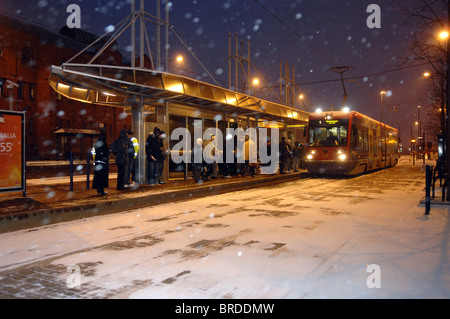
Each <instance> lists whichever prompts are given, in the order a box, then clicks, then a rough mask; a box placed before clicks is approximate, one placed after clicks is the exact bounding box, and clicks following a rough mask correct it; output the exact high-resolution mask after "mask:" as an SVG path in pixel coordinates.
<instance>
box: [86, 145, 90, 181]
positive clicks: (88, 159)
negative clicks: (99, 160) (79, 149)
mask: <svg viewBox="0 0 450 319" xmlns="http://www.w3.org/2000/svg"><path fill="white" fill-rule="evenodd" d="M90 166H91V153H90V152H88V154H87V157H86V189H87V190H89V178H90V176H89V175H90V172H91V170H90V168H91V167H90Z"/></svg>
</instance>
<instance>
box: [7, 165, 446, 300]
mask: <svg viewBox="0 0 450 319" xmlns="http://www.w3.org/2000/svg"><path fill="white" fill-rule="evenodd" d="M423 187H424V173H423V168H420V167H416V168H411V166H410V163H409V162H408V161H407V160H404V161H402V163H401V164H400V165H399V166H397V167H396V168H392V169H388V170H382V171H379V172H375V173H372V174H368V175H363V176H359V177H356V178H351V179H323V178H316V179H304V180H299V181H295V182H289V183H284V184H279V185H274V186H272V187H264V188H258V189H252V190H247V191H240V192H233V193H228V194H223V195H218V196H212V197H206V198H201V199H193V200H190V201H184V202H178V203H172V204H166V205H159V206H155V207H149V208H145V209H139V210H133V211H130V212H124V213H120V214H113V215H109V216H99V217H95V218H89V219H87V220H79V221H73V222H67V223H61V224H58V225H53V226H47V227H41V228H36V229H33V231H27V230H24V231H18V232H14V233H7V234H1V235H0V286H1V277H2V273H3V272H4V271H6V270H8V271H10V272H11V271H13V270H14V269H16V268H17V267H19V266H24V265H28V266H30V267H33V265H40V267H42V264H44V265H47V267H51V266H60V269H63V271H60V272H58V273H56V274H55V276H56V277H57V278H58V280H60V281H61V282H63V283H65V281H66V279H67V276H68V274H67V272H66V271H65V269H66V268H67V267H68V266H69V265H73V264H76V265H79V266H80V268H81V276H82V277H81V286H80V288H79V290H78V291H79V293H78V297H82V298H88V297H89V298H91V297H96V298H186V299H190V298H196V299H201V298H213V299H215V298H235V299H244V298H276V299H278V298H448V297H450V269H449V265H448V256H449V252H450V251H449V236H448V234H449V228H450V224H449V220H448V208H447V206H433V207H432V210H431V215H429V216H424V207H423V206H421V205H419V204H418V203H419V200H420V199H421V198H422V197H423V194H424V192H423ZM374 264H375V265H378V266H379V270H380V272H379V273H378V274H379V275H380V276H379V282H380V284H381V287H380V288H369V286H368V281H370V280H372V279H373V280H374V281H370V282H369V285H370V283H375V281H376V280H378V279H377V278H378V277H377V278H376V277H370V276H371V275H373V276H375V272H368V265H374ZM374 278H375V279H374ZM36 280H39V279H36ZM64 293H65V292H64V289H63V290H62V291H61V294H62V296H64ZM44 298H45V297H44Z"/></svg>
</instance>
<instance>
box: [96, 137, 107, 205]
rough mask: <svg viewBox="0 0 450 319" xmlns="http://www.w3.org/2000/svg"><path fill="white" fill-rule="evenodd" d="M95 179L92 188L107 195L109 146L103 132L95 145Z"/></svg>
mask: <svg viewBox="0 0 450 319" xmlns="http://www.w3.org/2000/svg"><path fill="white" fill-rule="evenodd" d="M94 148H95V161H94V181H93V182H92V188H93V189H96V190H97V193H98V194H100V195H102V196H103V195H106V194H107V193H106V192H105V188H108V186H109V148H108V145H107V144H106V135H105V134H104V133H102V134H101V135H100V137H99V139H98V141H97V142H96V143H95V145H94Z"/></svg>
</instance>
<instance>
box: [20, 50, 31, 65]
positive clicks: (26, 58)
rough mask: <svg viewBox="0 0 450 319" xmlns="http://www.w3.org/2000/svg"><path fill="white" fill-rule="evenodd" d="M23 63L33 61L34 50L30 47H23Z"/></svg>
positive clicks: (27, 63)
mask: <svg viewBox="0 0 450 319" xmlns="http://www.w3.org/2000/svg"><path fill="white" fill-rule="evenodd" d="M21 59H22V64H26V65H29V64H31V62H32V61H33V50H31V48H30V47H24V48H23V49H22V57H21Z"/></svg>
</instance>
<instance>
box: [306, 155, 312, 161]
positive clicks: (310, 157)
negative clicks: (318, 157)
mask: <svg viewBox="0 0 450 319" xmlns="http://www.w3.org/2000/svg"><path fill="white" fill-rule="evenodd" d="M313 157H314V156H313V155H312V154H309V155H308V156H306V158H307V159H309V160H311V159H313Z"/></svg>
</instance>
